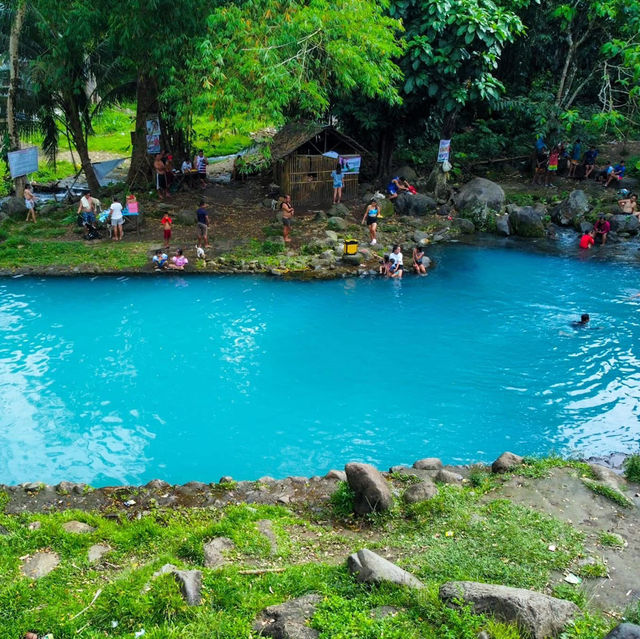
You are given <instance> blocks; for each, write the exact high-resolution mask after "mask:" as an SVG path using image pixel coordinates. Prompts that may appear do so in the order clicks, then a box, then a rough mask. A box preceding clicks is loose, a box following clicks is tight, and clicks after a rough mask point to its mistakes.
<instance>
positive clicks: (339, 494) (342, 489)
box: [330, 481, 355, 519]
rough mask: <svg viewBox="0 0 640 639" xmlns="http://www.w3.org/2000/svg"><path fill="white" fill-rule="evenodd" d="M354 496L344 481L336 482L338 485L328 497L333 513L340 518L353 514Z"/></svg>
mask: <svg viewBox="0 0 640 639" xmlns="http://www.w3.org/2000/svg"><path fill="white" fill-rule="evenodd" d="M354 497H355V493H354V492H353V490H352V488H351V486H349V484H348V483H347V482H346V481H341V482H338V487H337V488H336V490H335V491H334V493H333V494H332V495H331V499H330V502H331V507H332V509H333V514H334V515H335V516H336V517H338V518H340V519H345V518H346V517H350V516H351V515H353V498H354Z"/></svg>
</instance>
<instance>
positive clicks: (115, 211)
mask: <svg viewBox="0 0 640 639" xmlns="http://www.w3.org/2000/svg"><path fill="white" fill-rule="evenodd" d="M109 211H111V219H112V220H118V219H120V218H121V217H122V204H120V202H114V203H113V204H112V205H111V206H110V207H109Z"/></svg>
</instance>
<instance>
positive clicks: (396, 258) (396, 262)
mask: <svg viewBox="0 0 640 639" xmlns="http://www.w3.org/2000/svg"><path fill="white" fill-rule="evenodd" d="M389 260H390V262H391V267H390V268H389V275H390V276H391V277H397V278H398V279H402V276H403V274H404V265H403V262H402V247H401V246H400V245H399V244H394V245H393V250H392V251H391V253H389Z"/></svg>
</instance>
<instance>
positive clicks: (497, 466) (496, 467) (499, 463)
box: [491, 451, 524, 473]
mask: <svg viewBox="0 0 640 639" xmlns="http://www.w3.org/2000/svg"><path fill="white" fill-rule="evenodd" d="M523 461H524V458H523V457H520V455H515V454H514V453H510V452H508V451H507V452H504V453H502V455H500V457H498V459H496V460H495V461H494V462H493V464H491V472H493V473H508V472H509V471H510V470H513V469H514V468H515V467H516V466H520V464H522V462H523Z"/></svg>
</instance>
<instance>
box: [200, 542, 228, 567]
mask: <svg viewBox="0 0 640 639" xmlns="http://www.w3.org/2000/svg"><path fill="white" fill-rule="evenodd" d="M233 548H234V544H233V542H232V541H231V539H229V538H228V537H216V538H215V539H212V540H211V541H208V542H207V543H206V544H205V545H204V565H205V566H206V567H207V568H220V567H221V566H224V565H225V564H226V563H227V559H226V557H225V556H224V553H225V552H227V551H229V550H232V549H233Z"/></svg>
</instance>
